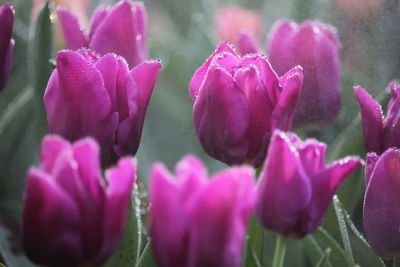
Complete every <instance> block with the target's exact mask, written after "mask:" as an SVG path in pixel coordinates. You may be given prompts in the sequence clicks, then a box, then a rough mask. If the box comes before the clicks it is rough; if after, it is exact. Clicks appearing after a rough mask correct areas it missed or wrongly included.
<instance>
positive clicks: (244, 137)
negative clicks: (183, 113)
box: [189, 43, 303, 167]
mask: <svg viewBox="0 0 400 267" xmlns="http://www.w3.org/2000/svg"><path fill="white" fill-rule="evenodd" d="M302 81H303V73H302V69H301V67H295V68H293V69H291V70H290V71H288V72H287V73H286V74H285V75H284V76H282V77H281V78H278V76H277V75H276V73H275V72H274V70H273V69H272V68H271V65H270V64H269V62H268V60H267V59H266V58H264V57H262V56H260V55H248V56H245V57H243V58H242V57H239V56H238V55H237V54H236V52H235V51H234V50H233V48H232V47H231V46H230V45H229V44H228V43H221V44H220V45H219V46H218V47H217V49H216V50H215V52H214V53H213V54H212V55H211V56H210V58H209V59H207V61H206V62H205V63H204V64H203V65H202V66H201V67H200V68H199V69H198V70H197V71H196V72H195V73H194V75H193V78H192V80H191V82H190V88H189V91H190V95H191V97H192V100H193V101H194V106H193V119H194V124H195V128H196V133H197V136H198V137H199V139H200V143H201V144H202V146H203V148H204V150H205V151H206V152H207V153H208V154H209V155H210V156H211V157H213V158H216V159H218V160H220V161H223V162H225V163H227V164H229V165H233V164H241V163H244V162H246V163H250V164H253V165H254V166H256V167H258V166H260V165H261V163H262V161H263V160H264V158H265V153H266V150H267V147H268V143H269V138H270V135H271V132H272V131H273V130H274V129H281V130H284V131H286V130H289V129H290V128H291V125H292V118H293V114H294V110H295V107H296V103H297V98H298V96H299V93H300V89H301V85H302Z"/></svg>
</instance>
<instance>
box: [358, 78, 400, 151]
mask: <svg viewBox="0 0 400 267" xmlns="http://www.w3.org/2000/svg"><path fill="white" fill-rule="evenodd" d="M389 86H390V89H391V90H390V92H391V95H392V98H391V100H390V102H389V105H388V108H387V115H386V118H384V117H383V113H382V107H381V105H379V103H378V102H376V101H375V100H374V99H373V98H372V96H371V95H370V94H368V93H367V91H366V90H365V89H364V88H362V87H360V86H355V87H354V93H355V95H356V97H357V100H358V103H359V104H360V110H361V121H362V128H363V134H364V143H365V148H366V150H367V151H368V152H371V151H373V152H376V153H378V154H380V153H382V152H383V151H385V150H386V149H387V148H389V147H397V148H400V127H399V123H400V86H398V85H396V84H395V83H394V82H391V83H390V84H389Z"/></svg>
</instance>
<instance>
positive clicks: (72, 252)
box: [22, 168, 83, 266]
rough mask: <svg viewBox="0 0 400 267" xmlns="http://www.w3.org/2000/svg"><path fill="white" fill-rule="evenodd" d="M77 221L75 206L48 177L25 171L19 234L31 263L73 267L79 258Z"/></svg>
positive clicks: (34, 170) (32, 171) (36, 170)
mask: <svg viewBox="0 0 400 267" xmlns="http://www.w3.org/2000/svg"><path fill="white" fill-rule="evenodd" d="M80 219H81V218H80V214H79V210H78V207H77V206H76V203H75V202H74V201H73V200H72V199H71V198H70V197H69V196H68V195H67V194H66V193H65V192H64V191H63V190H61V189H60V188H58V187H57V186H56V185H55V184H54V183H52V182H51V177H49V176H48V175H47V174H45V173H43V172H42V171H40V170H38V169H34V168H33V169H30V170H29V173H28V178H27V185H26V191H25V195H24V207H23V222H22V232H23V243H24V250H25V253H26V254H27V255H28V257H29V258H30V259H31V260H32V261H34V262H37V263H40V264H44V265H48V266H77V265H78V264H79V260H81V259H82V256H83V255H82V248H81V232H80V231H81V230H80ZM60 248H62V249H60Z"/></svg>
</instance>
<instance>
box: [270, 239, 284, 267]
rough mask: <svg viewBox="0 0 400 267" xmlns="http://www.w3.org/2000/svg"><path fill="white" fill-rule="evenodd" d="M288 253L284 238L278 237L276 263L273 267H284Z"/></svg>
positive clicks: (275, 254) (273, 263)
mask: <svg viewBox="0 0 400 267" xmlns="http://www.w3.org/2000/svg"><path fill="white" fill-rule="evenodd" d="M285 253H286V240H285V238H284V237H282V236H280V235H278V236H277V238H276V245H275V253H274V261H273V262H272V267H282V266H283V262H284V260H285Z"/></svg>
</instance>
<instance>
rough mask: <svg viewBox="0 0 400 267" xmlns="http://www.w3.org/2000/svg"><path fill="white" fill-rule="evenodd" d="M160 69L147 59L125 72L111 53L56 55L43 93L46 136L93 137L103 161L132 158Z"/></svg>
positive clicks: (121, 62) (71, 52)
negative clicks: (52, 134) (127, 156)
mask: <svg viewBox="0 0 400 267" xmlns="http://www.w3.org/2000/svg"><path fill="white" fill-rule="evenodd" d="M160 67H161V64H160V62H158V61H155V60H152V61H145V62H143V63H141V64H139V65H138V66H136V67H134V68H133V69H132V70H129V69H128V64H127V63H126V61H125V60H124V59H123V58H122V57H117V56H116V55H115V54H106V55H105V56H103V57H98V56H97V55H96V54H95V53H94V52H92V51H90V50H80V51H78V52H76V51H71V50H64V51H60V52H58V53H57V68H56V69H55V70H54V72H53V74H52V75H51V77H50V80H49V82H48V84H47V88H46V92H45V95H44V103H45V107H46V111H47V120H48V123H49V128H50V132H51V133H55V134H59V135H61V136H63V137H65V138H66V139H68V140H70V141H75V140H77V139H80V138H82V137H85V136H92V137H94V138H96V139H97V141H98V142H99V144H100V147H101V153H102V161H103V163H109V162H115V160H116V159H117V158H118V157H121V156H124V155H128V154H135V153H136V151H137V149H138V146H139V142H140V137H141V133H142V127H143V122H144V117H145V113H146V109H147V105H148V103H149V100H150V97H151V94H152V91H153V87H154V84H155V82H156V79H157V75H158V72H159V70H160Z"/></svg>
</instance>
